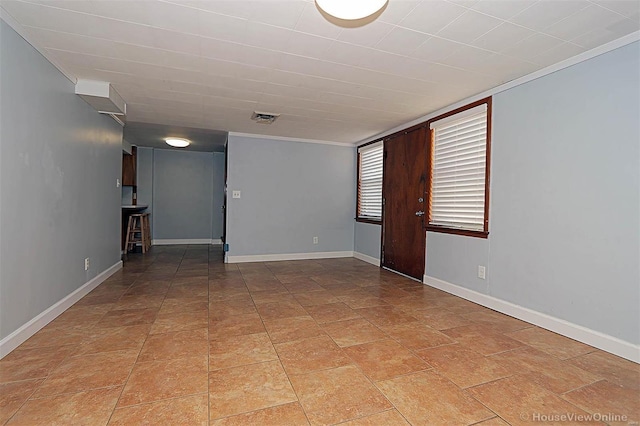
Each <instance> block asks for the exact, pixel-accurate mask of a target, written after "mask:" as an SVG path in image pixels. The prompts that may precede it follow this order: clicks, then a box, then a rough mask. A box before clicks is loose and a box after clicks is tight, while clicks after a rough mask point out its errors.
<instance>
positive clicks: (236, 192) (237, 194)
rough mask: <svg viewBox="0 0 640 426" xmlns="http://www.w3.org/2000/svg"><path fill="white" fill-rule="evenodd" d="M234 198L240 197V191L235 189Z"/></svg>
mask: <svg viewBox="0 0 640 426" xmlns="http://www.w3.org/2000/svg"><path fill="white" fill-rule="evenodd" d="M232 196H233V198H240V191H233V195H232Z"/></svg>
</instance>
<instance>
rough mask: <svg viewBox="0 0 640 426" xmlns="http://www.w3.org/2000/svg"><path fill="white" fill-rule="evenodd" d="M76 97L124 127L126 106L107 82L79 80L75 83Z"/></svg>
mask: <svg viewBox="0 0 640 426" xmlns="http://www.w3.org/2000/svg"><path fill="white" fill-rule="evenodd" d="M76 95H78V96H80V97H81V98H82V99H84V100H85V101H86V102H87V103H88V104H89V105H91V106H92V107H93V108H95V110H96V111H98V112H99V113H100V114H107V115H109V116H111V118H113V119H114V120H116V121H117V122H118V123H119V124H120V125H121V126H124V121H125V114H126V113H127V104H126V103H125V101H124V99H122V98H121V97H120V95H119V94H118V92H116V91H115V89H114V88H113V86H111V84H109V82H107V81H95V80H82V79H79V80H78V81H77V83H76Z"/></svg>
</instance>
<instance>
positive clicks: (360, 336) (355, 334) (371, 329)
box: [322, 318, 388, 347]
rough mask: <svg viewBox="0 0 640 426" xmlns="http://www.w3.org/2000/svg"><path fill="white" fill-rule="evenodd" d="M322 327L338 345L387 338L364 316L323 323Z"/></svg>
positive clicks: (343, 345) (344, 345)
mask: <svg viewBox="0 0 640 426" xmlns="http://www.w3.org/2000/svg"><path fill="white" fill-rule="evenodd" d="M322 328H323V329H324V330H325V331H326V332H327V333H328V334H329V336H331V338H332V339H333V340H334V341H335V342H336V343H337V344H338V346H340V347H346V346H353V345H359V344H362V343H367V342H374V341H376V340H383V339H387V338H388V336H387V335H386V334H385V333H383V332H382V331H381V330H380V329H379V328H378V327H376V326H375V325H373V324H371V323H370V322H369V321H367V320H366V319H364V318H356V319H350V320H346V321H338V322H332V323H329V324H323V326H322Z"/></svg>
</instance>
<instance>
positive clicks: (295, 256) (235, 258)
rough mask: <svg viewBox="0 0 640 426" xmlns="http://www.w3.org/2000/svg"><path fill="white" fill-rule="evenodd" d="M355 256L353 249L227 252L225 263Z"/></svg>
mask: <svg viewBox="0 0 640 426" xmlns="http://www.w3.org/2000/svg"><path fill="white" fill-rule="evenodd" d="M340 257H354V256H353V252H352V251H319V252H312V253H284V254H257V255H249V256H229V255H228V253H225V263H246V262H277V261H280V260H309V259H335V258H340Z"/></svg>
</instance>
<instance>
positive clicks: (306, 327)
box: [264, 315, 326, 343]
mask: <svg viewBox="0 0 640 426" xmlns="http://www.w3.org/2000/svg"><path fill="white" fill-rule="evenodd" d="M264 326H265V327H266V329H267V332H268V333H269V337H270V338H271V341H272V342H273V343H283V342H291V341H293V340H300V339H307V338H310V337H317V336H322V335H324V334H326V333H325V332H324V330H323V329H322V328H320V326H318V324H317V323H316V321H315V320H314V319H313V318H311V317H310V316H308V315H306V316H300V317H289V318H280V319H274V320H265V321H264Z"/></svg>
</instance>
